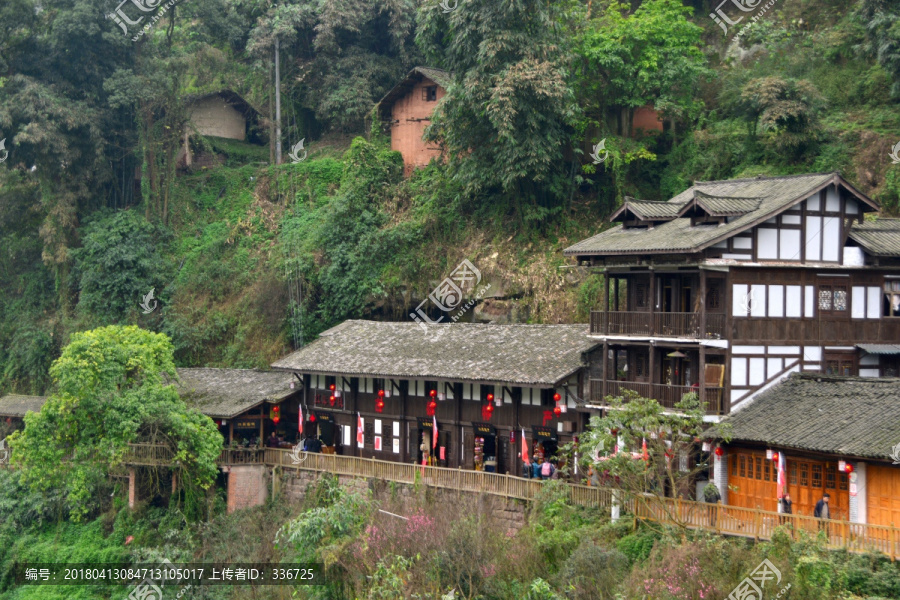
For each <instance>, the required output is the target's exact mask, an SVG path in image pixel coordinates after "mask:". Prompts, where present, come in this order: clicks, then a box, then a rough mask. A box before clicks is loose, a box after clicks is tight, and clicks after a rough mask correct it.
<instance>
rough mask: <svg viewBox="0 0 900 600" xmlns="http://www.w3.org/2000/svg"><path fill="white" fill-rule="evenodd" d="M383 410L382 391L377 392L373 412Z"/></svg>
mask: <svg viewBox="0 0 900 600" xmlns="http://www.w3.org/2000/svg"><path fill="white" fill-rule="evenodd" d="M383 410H384V390H378V398H377V399H376V400H375V412H378V413H380V412H381V411H383Z"/></svg>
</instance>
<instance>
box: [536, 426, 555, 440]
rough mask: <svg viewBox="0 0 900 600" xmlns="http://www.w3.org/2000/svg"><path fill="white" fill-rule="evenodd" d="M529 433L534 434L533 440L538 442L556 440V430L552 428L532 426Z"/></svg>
mask: <svg viewBox="0 0 900 600" xmlns="http://www.w3.org/2000/svg"><path fill="white" fill-rule="evenodd" d="M531 432H532V433H533V434H534V439H535V440H538V441H540V440H555V439H558V436H557V434H556V430H555V429H553V428H552V427H538V426H537V425H532V426H531Z"/></svg>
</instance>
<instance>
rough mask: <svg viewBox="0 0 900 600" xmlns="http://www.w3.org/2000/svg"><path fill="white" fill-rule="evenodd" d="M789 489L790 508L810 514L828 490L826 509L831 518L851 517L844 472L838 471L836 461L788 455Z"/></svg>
mask: <svg viewBox="0 0 900 600" xmlns="http://www.w3.org/2000/svg"><path fill="white" fill-rule="evenodd" d="M787 464H788V492H790V494H791V501H792V503H793V512H794V514H796V515H807V516H811V515H812V514H813V512H815V509H816V503H817V502H818V501H819V500H821V499H822V495H823V494H824V493H825V492H828V495H829V496H830V499H829V501H828V505H829V511H830V512H831V518H832V519H849V518H850V493H849V491H848V479H847V474H846V473H838V472H837V462H836V461H827V462H823V461H813V460H802V459H792V458H791V457H790V456H789V457H788V459H787Z"/></svg>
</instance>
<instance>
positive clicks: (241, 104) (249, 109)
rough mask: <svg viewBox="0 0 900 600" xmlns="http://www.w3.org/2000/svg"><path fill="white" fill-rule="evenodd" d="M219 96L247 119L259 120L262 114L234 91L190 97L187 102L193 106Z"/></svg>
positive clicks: (221, 91)
mask: <svg viewBox="0 0 900 600" xmlns="http://www.w3.org/2000/svg"><path fill="white" fill-rule="evenodd" d="M216 96H218V97H219V98H222V100H224V101H225V103H226V104H228V105H229V106H232V107H234V108H235V110H237V111H238V112H240V113H241V114H242V115H244V116H245V117H247V118H259V115H260V112H259V111H258V110H256V108H254V107H253V105H252V104H250V103H249V102H247V101H246V100H244V98H243V96H241V95H240V94H238V93H237V92H235V91H232V90H228V89H225V90H219V91H217V92H212V93H209V94H199V95H196V96H188V97H187V98H186V100H185V102H186V103H187V104H193V103H195V102H199V101H201V100H206V99H207V98H214V97H216Z"/></svg>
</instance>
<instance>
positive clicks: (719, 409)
mask: <svg viewBox="0 0 900 600" xmlns="http://www.w3.org/2000/svg"><path fill="white" fill-rule="evenodd" d="M625 390H632V391H634V392H636V393H637V394H639V395H640V396H642V397H644V398H652V399H654V400H656V401H657V402H659V404H660V406H662V407H663V408H668V409H674V408H675V404H676V403H678V402H680V401H681V399H682V397H684V395H685V394H689V393H691V392H696V393H697V394H699V393H700V389H699V388H695V387H691V386H687V385H667V384H664V383H645V382H642V381H609V380H608V381H607V382H606V395H607V396H622V395H623V394H624V391H625ZM723 398H724V390H723V388H720V387H707V388H706V390H705V397H703V398H701V401H704V402H705V403H706V414H708V415H723V414H725V402H724V399H723ZM603 402H604V395H603V381H602V380H600V379H591V403H593V404H600V405H602V404H603Z"/></svg>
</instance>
